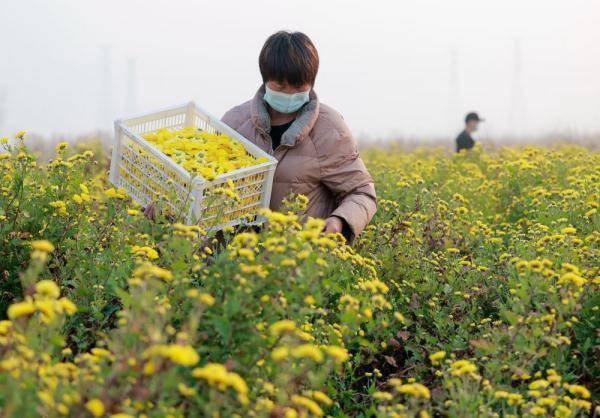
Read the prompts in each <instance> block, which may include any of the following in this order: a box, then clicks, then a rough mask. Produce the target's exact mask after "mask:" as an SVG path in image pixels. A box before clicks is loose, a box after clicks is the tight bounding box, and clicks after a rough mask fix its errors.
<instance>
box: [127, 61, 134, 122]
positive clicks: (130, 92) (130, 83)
mask: <svg viewBox="0 0 600 418" xmlns="http://www.w3.org/2000/svg"><path fill="white" fill-rule="evenodd" d="M135 63H136V61H135V58H133V57H129V58H128V59H127V97H126V98H125V110H126V113H127V114H133V113H135V112H136V111H137V89H136V66H135Z"/></svg>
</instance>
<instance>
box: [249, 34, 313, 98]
mask: <svg viewBox="0 0 600 418" xmlns="http://www.w3.org/2000/svg"><path fill="white" fill-rule="evenodd" d="M258 66H259V68H260V73H261V74H262V78H263V82H265V83H266V82H267V81H277V82H279V83H283V82H287V83H288V84H290V85H292V86H294V87H298V86H302V85H304V84H307V83H308V84H310V85H311V86H312V85H314V84H315V79H316V78H317V71H319V54H318V53H317V48H315V46H314V44H313V43H312V41H311V40H310V38H309V37H308V36H306V35H305V34H303V33H302V32H287V31H279V32H277V33H274V34H273V35H271V36H269V38H268V39H267V41H266V42H265V44H264V45H263V47H262V50H261V51H260V55H259V56H258Z"/></svg>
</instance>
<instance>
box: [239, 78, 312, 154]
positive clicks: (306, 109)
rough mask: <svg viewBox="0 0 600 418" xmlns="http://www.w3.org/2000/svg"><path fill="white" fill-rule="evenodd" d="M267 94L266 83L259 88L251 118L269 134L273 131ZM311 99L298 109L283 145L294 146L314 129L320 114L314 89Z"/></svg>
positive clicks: (252, 107) (283, 139)
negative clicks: (265, 98)
mask: <svg viewBox="0 0 600 418" xmlns="http://www.w3.org/2000/svg"><path fill="white" fill-rule="evenodd" d="M264 95H265V86H264V84H263V85H262V86H261V87H260V88H259V89H258V91H257V92H256V94H255V95H254V98H253V99H252V106H251V120H252V123H253V124H254V127H255V128H256V130H257V131H259V132H260V133H262V134H263V135H267V134H268V133H269V132H270V131H271V117H270V116H269V112H268V110H267V104H266V103H265V101H264V99H263V96H264ZM309 98H310V101H309V102H308V103H306V104H305V105H304V106H302V108H301V109H300V110H299V111H298V116H296V120H294V123H292V126H290V127H289V128H288V130H287V131H285V133H284V134H283V136H282V137H281V145H285V146H288V147H293V146H295V145H296V144H297V143H299V142H300V141H302V140H303V139H304V138H305V137H306V135H308V133H309V132H310V131H311V130H312V128H313V127H314V126H315V123H316V122H317V118H318V116H319V98H318V97H317V93H315V91H314V90H311V91H310V94H309Z"/></svg>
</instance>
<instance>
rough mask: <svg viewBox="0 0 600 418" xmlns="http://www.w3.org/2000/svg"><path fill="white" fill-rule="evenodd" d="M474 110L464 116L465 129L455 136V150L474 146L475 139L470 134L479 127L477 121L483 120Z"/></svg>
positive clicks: (458, 150)
mask: <svg viewBox="0 0 600 418" xmlns="http://www.w3.org/2000/svg"><path fill="white" fill-rule="evenodd" d="M484 120H485V119H481V118H480V117H479V115H478V114H477V113H475V112H471V113H468V114H467V116H466V117H465V129H464V130H463V131H462V132H461V133H460V134H459V135H458V136H457V137H456V152H460V150H463V149H471V148H473V147H474V146H475V140H473V137H472V136H471V135H472V134H473V132H475V131H476V130H477V128H478V127H479V122H483V121H484Z"/></svg>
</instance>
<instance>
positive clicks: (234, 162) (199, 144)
mask: <svg viewBox="0 0 600 418" xmlns="http://www.w3.org/2000/svg"><path fill="white" fill-rule="evenodd" d="M142 137H143V138H144V139H145V140H146V141H148V142H150V143H151V144H152V145H154V146H155V147H156V148H158V149H159V150H160V151H161V152H163V153H164V154H165V155H167V156H169V157H170V158H171V159H172V160H173V161H175V162H176V163H177V164H179V165H180V166H181V167H183V168H184V169H186V170H187V171H188V172H190V173H191V174H194V175H200V176H202V177H204V178H205V179H206V180H212V179H214V178H215V177H217V176H219V175H221V174H225V173H228V172H230V171H234V170H237V169H240V168H244V167H249V166H252V165H256V164H260V163H264V162H266V161H267V159H266V158H265V157H261V158H256V157H254V156H252V155H250V154H249V153H248V152H247V151H246V149H245V148H244V146H243V145H242V144H241V143H239V142H237V141H235V140H234V139H233V138H231V137H229V136H227V135H225V134H216V133H210V132H207V131H203V130H200V129H197V128H192V127H188V128H183V129H179V130H169V129H166V128H162V129H159V130H158V131H156V132H149V133H145V134H143V135H142Z"/></svg>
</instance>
